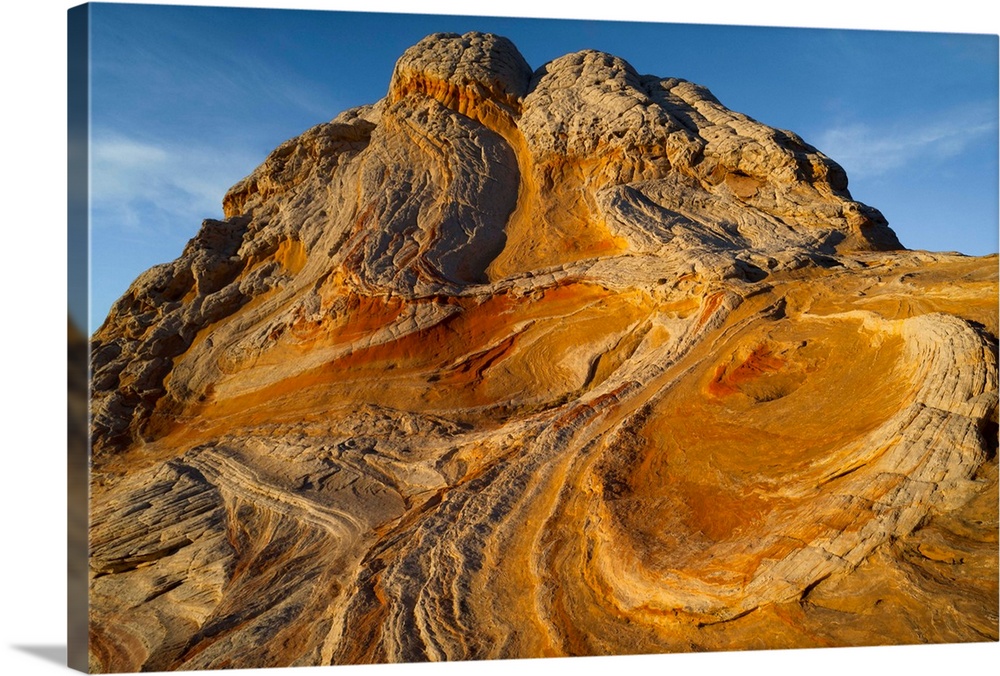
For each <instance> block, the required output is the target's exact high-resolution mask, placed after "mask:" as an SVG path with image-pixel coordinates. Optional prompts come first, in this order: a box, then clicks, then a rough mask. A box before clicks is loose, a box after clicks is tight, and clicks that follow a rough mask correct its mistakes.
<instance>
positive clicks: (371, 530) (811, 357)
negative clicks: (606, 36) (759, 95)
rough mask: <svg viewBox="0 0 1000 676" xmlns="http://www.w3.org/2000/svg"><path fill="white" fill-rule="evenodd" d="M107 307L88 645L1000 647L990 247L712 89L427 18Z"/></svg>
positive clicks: (406, 655) (358, 649)
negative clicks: (395, 57) (435, 28)
mask: <svg viewBox="0 0 1000 676" xmlns="http://www.w3.org/2000/svg"><path fill="white" fill-rule="evenodd" d="M224 208H225V220H223V221H205V222H204V223H203V224H202V227H201V230H200V232H199V233H198V234H197V235H196V236H195V237H194V238H193V239H192V240H191V242H190V243H189V245H188V246H187V248H186V249H185V251H184V253H183V254H182V256H181V257H180V258H178V259H177V260H176V261H174V262H172V263H168V264H165V265H161V266H158V267H155V268H153V269H151V270H149V271H148V272H147V273H145V274H143V275H142V276H141V277H140V278H139V279H137V280H136V281H135V282H134V283H133V285H132V286H131V287H130V288H129V290H128V292H127V293H126V294H125V295H124V296H123V297H122V298H121V299H120V300H119V301H118V302H117V303H116V304H115V306H114V308H113V309H112V311H111V314H110V315H109V317H108V319H107V321H106V322H105V324H104V325H103V326H102V327H101V329H100V330H99V331H98V332H97V333H96V334H95V335H94V336H93V338H92V348H93V349H92V355H93V356H92V369H93V380H92V387H93V401H92V410H93V468H94V482H93V486H92V494H93V508H92V513H91V530H90V537H91V543H90V546H91V552H92V555H91V576H92V582H91V594H92V598H91V602H92V614H91V665H92V668H93V669H94V670H95V671H139V670H167V669H181V668H183V669H192V668H226V667H248V666H289V665H307V664H329V663H356V662H385V661H414V660H441V659H455V660H457V659H484V658H514V657H536V656H546V655H584V654H622V653H635V652H662V651H683V650H706V649H708V650H711V649H733V648H762V647H770V648H782V647H804V646H816V647H819V646H832V645H858V644H877V643H911V642H945V641H947V642H955V641H976V640H997V506H996V502H997V459H996V446H997V438H996V437H997V261H996V258H995V257H987V258H970V257H964V256H959V255H954V254H933V253H928V252H914V251H907V250H905V249H903V247H902V246H901V245H900V243H899V241H898V239H897V238H896V235H895V234H894V233H893V231H892V230H891V229H890V228H889V227H888V225H887V223H886V221H885V219H884V218H883V217H882V216H881V214H880V213H879V212H878V211H877V210H875V209H873V208H871V207H868V206H866V205H863V204H860V203H858V202H856V201H854V200H853V199H852V198H851V196H850V193H849V191H848V188H847V177H846V175H845V173H844V171H843V170H842V169H841V168H840V167H839V166H838V165H837V164H836V163H835V162H833V161H832V160H831V159H829V158H828V157H826V156H825V155H823V154H822V153H821V152H820V151H819V150H817V149H815V148H813V147H812V146H810V145H808V144H807V143H806V142H805V141H803V140H802V139H801V138H799V137H798V136H796V135H795V134H794V133H792V132H788V131H782V130H777V129H773V128H771V127H768V126H766V125H764V124H761V123H759V122H756V121H755V120H753V119H751V118H749V117H747V116H745V115H742V114H739V113H736V112H733V111H730V110H728V109H727V108H725V107H724V106H723V105H722V104H721V103H720V102H719V101H718V100H716V99H715V97H713V96H712V94H711V93H710V92H709V91H708V90H707V89H705V88H704V87H701V86H699V85H696V84H693V83H690V82H687V81H684V80H680V79H676V78H660V77H654V76H649V75H640V74H639V73H637V72H636V71H635V70H634V69H633V68H632V67H631V66H630V65H629V64H628V63H627V62H625V61H623V60H622V59H620V58H618V57H614V56H611V55H608V54H604V53H600V52H595V51H584V52H579V53H576V54H570V55H567V56H564V57H561V58H559V59H556V60H554V61H552V62H550V63H548V64H545V65H544V66H542V67H541V68H538V69H537V70H534V71H533V70H532V68H531V67H530V66H529V65H528V64H527V63H526V62H525V60H524V58H523V57H522V56H521V55H520V53H519V52H518V51H517V49H516V48H515V47H514V45H513V44H511V42H510V41H508V40H506V39H505V38H502V37H498V36H494V35H488V34H479V33H470V34H466V35H461V36H459V35H452V34H435V35H431V36H428V37H427V38H425V39H424V40H422V41H421V42H420V43H419V44H417V45H415V46H414V47H412V48H410V49H409V50H407V51H406V53H405V54H403V56H402V57H401V58H400V60H399V62H398V63H397V65H396V68H395V71H394V73H393V76H392V80H391V82H390V83H389V88H388V92H387V95H386V97H385V98H384V99H382V100H380V101H378V102H377V103H375V104H373V105H370V106H363V107H361V108H356V109H353V110H349V111H346V112H344V113H341V114H340V115H338V116H337V117H336V118H334V119H333V120H332V121H330V122H328V123H324V124H320V125H318V126H316V127H314V128H312V129H310V130H308V131H306V132H305V133H304V134H302V135H301V136H299V137H297V138H295V139H292V140H290V141H288V142H286V143H284V144H282V145H281V146H280V147H278V148H277V149H276V150H275V151H274V152H272V153H271V155H270V156H269V157H268V158H267V159H266V160H265V161H264V163H263V164H262V165H261V166H260V167H258V168H257V169H256V170H255V171H254V172H253V173H252V174H250V175H249V176H248V177H246V178H245V179H243V180H242V181H240V182H239V183H238V184H237V185H235V186H233V188H231V189H230V191H229V192H228V193H227V194H226V196H225V198H224Z"/></svg>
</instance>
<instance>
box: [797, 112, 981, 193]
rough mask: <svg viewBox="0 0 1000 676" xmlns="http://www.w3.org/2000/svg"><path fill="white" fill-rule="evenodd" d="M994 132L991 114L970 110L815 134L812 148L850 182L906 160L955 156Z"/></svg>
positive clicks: (877, 174) (885, 169)
mask: <svg viewBox="0 0 1000 676" xmlns="http://www.w3.org/2000/svg"><path fill="white" fill-rule="evenodd" d="M996 129H997V118H996V112H995V111H991V109H990V108H989V107H986V106H975V107H970V108H968V109H965V110H956V111H951V114H944V115H941V116H939V117H936V118H933V119H927V120H921V121H918V122H904V121H893V122H887V123H883V124H881V125H874V124H850V125H845V126H841V127H834V128H832V129H828V130H827V131H826V132H824V133H822V134H820V135H819V137H818V138H817V143H816V144H815V145H816V147H817V148H819V149H820V151H822V152H823V153H824V154H826V155H827V156H829V157H831V158H832V159H833V160H835V161H836V162H837V163H838V164H840V165H841V166H843V167H844V168H845V169H846V170H847V174H848V176H850V177H851V178H872V177H876V176H881V175H884V174H887V173H889V172H892V171H894V170H896V169H899V168H901V167H904V166H906V165H907V164H909V163H910V162H914V161H921V160H923V161H926V160H932V161H941V160H946V159H950V158H953V157H956V156H957V155H959V154H961V153H962V152H963V151H965V150H966V149H967V148H968V147H969V146H971V145H972V144H974V143H978V142H981V141H983V140H985V138H986V136H987V135H988V134H990V133H994V132H995V131H996Z"/></svg>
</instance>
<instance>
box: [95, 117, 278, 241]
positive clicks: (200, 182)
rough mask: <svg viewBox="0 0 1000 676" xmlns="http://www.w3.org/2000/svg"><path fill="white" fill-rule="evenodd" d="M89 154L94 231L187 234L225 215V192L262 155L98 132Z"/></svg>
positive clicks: (249, 169)
mask: <svg viewBox="0 0 1000 676" xmlns="http://www.w3.org/2000/svg"><path fill="white" fill-rule="evenodd" d="M90 157H91V206H92V209H93V215H94V220H93V227H94V229H95V232H100V233H103V234H112V235H113V233H115V232H116V231H117V232H136V231H140V232H144V233H145V234H160V235H162V234H167V233H168V232H169V231H174V232H176V233H177V234H178V235H181V234H182V233H183V234H184V235H186V236H191V235H192V234H193V233H194V232H196V231H197V229H198V225H199V224H200V223H201V221H202V219H204V218H219V217H221V215H222V206H221V205H222V198H223V196H224V195H225V192H226V190H228V189H229V187H230V186H231V185H232V184H234V183H235V182H236V181H238V180H239V179H240V178H242V177H243V176H245V175H246V174H248V173H249V172H250V171H251V170H252V169H253V167H254V166H255V163H256V161H257V159H259V158H256V159H250V158H249V154H248V153H240V152H235V153H234V152H233V151H232V149H222V148H210V147H204V146H201V147H194V148H192V147H182V146H178V145H174V144H170V143H163V142H155V141H152V142H151V141H147V140H142V139H136V138H130V137H127V136H123V135H121V134H116V133H95V134H94V136H93V139H92V143H91V156H90ZM164 231H167V232H164Z"/></svg>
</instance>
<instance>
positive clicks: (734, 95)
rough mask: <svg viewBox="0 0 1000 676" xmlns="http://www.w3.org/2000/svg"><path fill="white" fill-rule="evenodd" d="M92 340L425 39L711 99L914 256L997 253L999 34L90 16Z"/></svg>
mask: <svg viewBox="0 0 1000 676" xmlns="http://www.w3.org/2000/svg"><path fill="white" fill-rule="evenodd" d="M92 12H93V13H92V26H91V30H92V41H91V68H92V70H91V75H92V90H91V91H92V128H91V168H92V169H91V180H92V184H91V204H92V228H91V237H92V241H91V252H92V262H93V272H92V279H91V302H92V309H91V316H90V322H91V326H90V328H91V330H94V329H96V328H97V327H98V326H99V325H100V323H101V322H102V321H103V319H104V317H105V316H106V314H107V311H108V309H109V308H110V306H111V304H112V303H113V302H114V300H115V299H116V298H117V297H119V296H120V295H121V294H122V293H124V291H125V290H126V288H127V287H128V285H129V284H130V283H131V281H132V280H133V279H134V278H135V277H136V276H137V275H138V274H139V273H141V272H142V271H143V270H146V269H147V268H149V267H151V266H152V265H155V264H157V263H162V262H166V261H169V260H172V259H174V258H175V257H177V256H178V255H179V254H180V252H181V250H182V249H183V247H184V244H185V243H186V242H187V240H188V239H190V238H191V237H192V236H194V234H195V233H196V232H197V230H198V228H199V226H200V223H201V221H202V219H204V218H210V217H216V218H217V217H221V200H222V196H223V194H224V193H225V191H226V189H227V188H228V187H229V186H231V185H232V184H234V183H236V182H237V181H238V180H239V179H240V178H242V177H243V176H245V175H246V174H248V173H249V172H250V171H252V170H253V168H254V167H255V166H256V165H257V164H259V163H260V162H261V161H263V159H264V158H265V157H266V155H267V153H268V152H269V151H270V150H272V149H273V148H274V147H276V146H277V145H278V144H280V143H281V142H282V141H284V140H286V139H288V138H291V137H293V136H296V135H298V134H299V133H301V132H302V131H304V130H305V129H307V128H309V127H311V126H313V125H314V124H317V123H319V122H323V121H325V120H328V119H330V118H332V117H334V116H336V115H337V114H338V113H339V112H341V111H342V110H345V109H347V108H350V107H353V106H356V105H360V104H364V103H372V102H374V101H376V100H378V99H379V98H381V97H382V96H384V95H385V92H386V88H387V86H388V81H389V76H390V74H391V72H392V67H393V65H394V63H395V61H396V59H397V58H398V57H399V55H400V54H401V53H402V52H403V51H404V50H405V49H406V48H407V47H409V46H410V45H412V44H414V43H415V42H417V41H418V40H419V39H420V38H422V37H424V36H425V35H426V34H428V33H431V32H435V31H454V32H464V31H468V30H482V31H491V32H496V33H500V34H502V35H505V36H507V37H509V38H510V39H512V40H513V41H514V43H515V44H516V45H517V46H518V48H519V49H520V50H521V52H522V54H524V56H525V58H526V59H527V60H528V62H529V63H530V64H531V65H532V67H536V68H537V67H539V66H541V65H543V64H544V63H545V62H547V61H549V60H551V59H553V58H556V57H558V56H561V55H563V54H566V53H568V52H572V51H576V50H580V49H585V48H590V49H600V50H604V51H607V52H611V53H613V54H617V55H619V56H621V57H623V58H625V59H626V60H628V61H629V62H630V63H631V64H632V65H633V66H635V68H636V69H637V70H638V71H639V72H641V73H651V74H655V75H659V76H663V77H667V76H672V77H681V78H684V79H687V80H691V81H694V82H697V83H699V84H702V85H705V86H707V87H708V88H709V89H710V90H712V92H713V93H714V94H715V95H716V96H717V97H718V98H719V99H720V100H721V101H722V103H723V104H725V105H726V106H728V107H729V108H732V109H733V110H737V111H740V112H743V113H746V114H748V115H750V116H751V117H754V118H756V119H758V120H760V121H761V122H764V123H766V124H769V125H772V126H775V127H779V128H783V129H790V130H792V131H795V132H796V133H798V134H799V135H801V136H802V137H803V138H805V140H806V141H807V142H809V143H811V144H812V145H814V146H816V147H817V148H819V149H820V150H821V151H823V152H824V153H826V154H827V155H829V156H830V157H832V158H833V159H834V160H836V161H837V162H839V163H840V164H842V165H843V166H844V167H845V169H846V170H847V173H848V176H849V178H850V190H851V192H852V194H853V196H854V197H855V199H858V200H860V201H862V202H865V203H868V204H871V205H872V206H875V207H877V208H879V209H880V210H881V211H882V212H883V213H884V214H885V216H886V218H887V219H888V220H889V222H890V225H891V226H892V227H893V228H894V229H895V230H896V233H897V234H898V235H899V238H900V240H901V241H902V242H903V244H904V245H905V246H907V247H909V248H914V249H930V250H957V251H961V252H963V253H967V254H972V255H981V254H985V253H992V252H996V251H997V248H998V244H997V240H998V235H997V221H998V215H997V183H998V170H997V147H998V136H997V134H998V132H997V106H998V99H997V80H998V71H997V47H998V43H997V37H996V36H995V35H970V34H963V35H959V34H943V33H914V32H887V31H859V30H831V29H805V28H765V27H746V26H744V27H727V26H719V25H695V24H664V23H638V22H610V21H595V20H547V19H514V18H480V17H469V16H463V17H455V16H435V15H400V14H395V15H394V14H384V13H379V14H365V13H349V12H321V11H306V10H299V11H284V10H269V9H238V8H229V7H215V8H209V7H177V6H142V5H113V4H97V5H93V6H92Z"/></svg>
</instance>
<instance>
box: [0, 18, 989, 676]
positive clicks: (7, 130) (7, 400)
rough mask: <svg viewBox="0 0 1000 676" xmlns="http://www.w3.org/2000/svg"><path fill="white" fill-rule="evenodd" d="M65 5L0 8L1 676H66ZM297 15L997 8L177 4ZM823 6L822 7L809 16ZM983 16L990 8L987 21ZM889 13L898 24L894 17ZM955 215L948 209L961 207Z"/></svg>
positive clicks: (819, 670) (489, 667)
mask: <svg viewBox="0 0 1000 676" xmlns="http://www.w3.org/2000/svg"><path fill="white" fill-rule="evenodd" d="M74 4H76V3H72V2H58V1H56V0H51V1H50V0H37V1H36V2H31V3H27V2H25V3H8V4H7V5H6V6H5V8H4V16H3V20H2V21H0V50H2V55H3V58H2V61H0V63H2V64H3V66H2V67H3V79H2V80H0V91H2V94H3V95H2V99H0V100H2V101H3V103H0V115H2V118H3V126H2V130H3V132H2V136H0V138H2V144H3V145H2V153H0V177H2V179H3V180H2V181H0V189H2V191H3V192H2V195H3V206H2V208H0V233H2V236H0V237H2V239H0V242H2V244H0V252H2V253H0V256H2V257H0V261H2V263H0V271H2V272H0V274H2V278H0V281H2V287H0V288H2V290H3V295H2V299H3V304H2V306H0V307H2V310H0V316H2V317H3V330H2V331H0V335H2V339H0V340H2V344H0V364H2V365H3V371H2V373H3V375H4V376H5V377H4V378H3V384H4V386H5V390H6V392H5V396H4V398H3V404H2V406H0V410H2V411H3V417H2V418H0V420H2V421H3V425H4V428H5V429H6V434H5V438H6V443H3V444H2V445H0V449H2V450H0V452H2V464H0V467H2V470H0V477H2V481H3V485H2V490H0V494H2V499H3V509H2V511H0V514H2V518H3V528H2V531H0V543H2V544H0V548H2V549H0V551H2V556H0V560H2V566H3V569H2V575H0V584H2V585H3V587H2V596H0V608H2V614H3V620H2V621H3V625H2V628H3V632H2V636H0V665H2V669H0V672H2V673H4V674H15V675H21V674H24V675H30V674H49V673H59V672H63V671H64V670H65V667H64V666H62V664H61V662H62V661H63V660H64V651H65V644H66V633H65V619H66V612H65V593H66V581H65V552H66V549H65V523H66V519H65V509H66V498H65V482H66V472H65V464H66V463H65V429H66V422H65V421H66V412H65V411H66V408H65V383H66V362H65V357H66V293H65V284H66V273H65V260H66V243H65V214H66V198H65V191H66V131H65V129H66V114H65V111H66V96H65V91H66V68H65V62H66V10H67V9H68V8H69V7H71V6H73V5H74ZM160 4H214V5H237V6H263V7H279V6H280V7H294V8H307V9H352V10H363V11H378V10H382V11H401V12H403V11H406V12H414V11H421V12H428V13H453V14H454V13H458V14H480V15H483V14H487V15H494V16H497V15H506V16H540V17H574V18H593V19H609V20H656V21H668V22H680V23H725V24H737V25H782V26H818V27H830V28H891V29H897V30H925V31H926V30H932V31H946V32H976V33H993V34H996V33H998V31H1000V29H998V28H997V25H998V22H997V10H996V9H995V6H992V3H988V2H983V1H982V0H968V1H967V0H948V1H947V2H940V3H933V4H932V3H925V2H921V3H912V4H911V3H907V5H903V4H902V3H894V4H896V5H897V7H900V8H902V7H905V9H898V10H897V11H896V12H894V11H892V10H890V9H889V7H888V6H887V5H888V4H889V3H876V2H872V1H871V0H868V1H855V0H841V1H839V2H825V3H802V2H773V1H758V2H747V1H746V0H743V1H729V0H714V1H713V2H711V3H690V4H685V5H680V4H678V3H667V2H659V3H656V6H655V7H652V6H647V5H645V4H643V5H638V4H628V5H625V4H623V3H620V2H615V3H602V4H601V5H600V6H597V7H593V8H586V7H581V3H579V2H562V1H560V2H556V1H554V0H507V1H506V2H505V3H503V4H502V6H501V5H500V4H499V3H497V4H492V3H491V4H489V5H486V4H474V3H469V2H467V1H466V2H456V1H454V0H423V1H421V2H419V3H411V4H405V3H402V2H399V1H398V0H397V1H394V0H366V2H364V3H360V2H348V1H345V0H340V1H335V0H326V1H316V0H314V1H309V0H300V1H296V2H288V3H280V2H266V1H265V2H232V1H226V0H215V1H214V2H211V3H205V2H188V3H177V2H171V1H170V0H160ZM819 4H822V5H823V6H822V7H816V6H815V5H819ZM986 7H990V8H989V9H986ZM897 12H900V13H897ZM959 208H960V207H959V206H956V209H959ZM998 664H1000V644H997V643H991V644H966V645H962V646H916V647H895V648H876V649H873V648H857V649H853V648H852V649H847V648H842V649H835V650H822V651H817V650H809V651H770V652H755V653H724V654H719V653H717V654H701V655H664V656H648V657H647V656H638V657H623V658H617V657H616V658H575V659H562V660H531V661H506V662H480V663H458V664H447V665H412V666H376V667H325V668H322V667H321V668H314V669H311V670H305V671H303V670H294V671H293V670H291V669H268V670H258V671H245V670H231V671H228V672H218V673H228V674H233V675H234V676H239V675H246V674H260V675H261V676H263V675H264V674H268V675H269V674H293V673H295V674H311V673H330V674H334V673H336V674H342V675H343V676H353V675H358V676H362V675H365V674H367V675H378V674H382V675H388V674H391V675H392V676H420V675H425V674H426V675H429V676H437V675H442V676H448V675H453V674H465V673H471V672H472V671H473V670H475V673H476V674H477V675H478V674H483V675H484V676H491V675H492V674H501V673H504V674H506V673H509V671H510V670H516V671H518V672H523V673H525V674H541V673H552V672H555V673H574V674H575V673H577V672H582V673H585V674H586V673H593V674H598V673H604V672H608V671H611V672H622V671H628V672H632V673H636V674H646V673H648V674H653V673H661V672H664V671H671V672H680V673H688V672H696V673H705V674H712V673H717V672H722V671H737V670H738V671H740V672H743V673H750V674H755V673H768V674H776V673H793V672H798V671H808V672H809V673H810V674H850V675H851V676H855V675H860V674H869V673H875V672H877V671H882V670H891V673H895V672H897V671H899V672H902V673H912V674H925V673H926V674H930V673H956V672H957V673H975V672H980V671H982V670H984V669H985V670H986V673H993V670H994V669H995V668H996V666H997V665H998Z"/></svg>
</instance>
